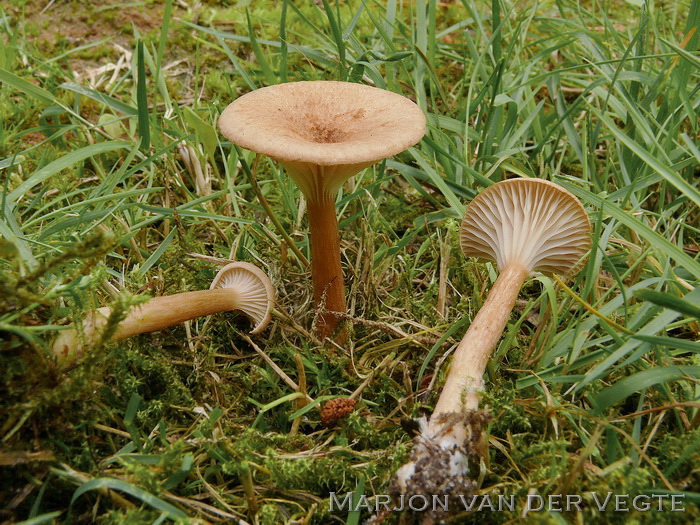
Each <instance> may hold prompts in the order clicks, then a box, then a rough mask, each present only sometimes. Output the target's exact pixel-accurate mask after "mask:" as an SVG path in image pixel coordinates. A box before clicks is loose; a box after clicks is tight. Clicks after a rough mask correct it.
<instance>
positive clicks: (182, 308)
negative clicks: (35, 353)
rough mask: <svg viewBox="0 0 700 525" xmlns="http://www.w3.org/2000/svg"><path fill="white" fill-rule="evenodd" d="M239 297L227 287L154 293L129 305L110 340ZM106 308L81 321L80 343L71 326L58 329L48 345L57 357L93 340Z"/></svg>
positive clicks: (228, 305) (234, 304)
mask: <svg viewBox="0 0 700 525" xmlns="http://www.w3.org/2000/svg"><path fill="white" fill-rule="evenodd" d="M239 299H240V294H238V293H236V292H235V291H233V290H231V289H227V288H217V289H214V290H199V291H196V292H183V293H179V294H175V295H167V296H163V297H154V298H153V299H150V300H149V301H147V302H146V303H144V304H142V305H138V306H133V307H131V308H130V309H129V312H128V314H127V316H126V318H124V320H123V321H122V322H121V323H119V326H118V327H117V329H116V330H115V332H114V334H113V335H112V337H111V338H110V341H121V340H122V339H126V338H127V337H131V336H134V335H137V334H143V333H146V332H155V331H157V330H162V329H163V328H167V327H168V326H173V325H176V324H180V323H183V322H185V321H189V320H190V319H195V318H196V317H201V316H205V315H212V314H216V313H219V312H227V311H230V310H236V309H238V308H240V306H241V304H240V300H239ZM110 311H111V310H110V308H109V307H103V308H98V309H97V310H95V311H93V312H91V313H90V314H88V316H87V318H86V319H85V320H84V321H83V332H84V334H85V341H84V343H81V340H80V336H79V334H78V331H77V330H76V329H75V328H70V329H68V330H64V331H63V332H61V334H59V336H58V337H57V338H56V340H55V341H54V343H53V346H52V350H53V353H54V355H55V356H56V357H57V358H58V360H59V361H62V362H65V361H66V360H68V361H70V360H71V359H72V358H73V357H75V356H76V354H77V353H78V352H79V351H80V350H82V349H83V348H84V347H89V346H90V345H92V344H94V343H95V342H97V339H98V338H99V334H100V332H101V330H102V329H103V328H104V326H105V325H106V324H107V320H108V318H109V315H110Z"/></svg>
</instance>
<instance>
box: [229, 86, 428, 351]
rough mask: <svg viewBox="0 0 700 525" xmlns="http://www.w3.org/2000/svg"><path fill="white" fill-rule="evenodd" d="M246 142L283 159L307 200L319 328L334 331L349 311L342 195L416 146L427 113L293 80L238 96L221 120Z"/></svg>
mask: <svg viewBox="0 0 700 525" xmlns="http://www.w3.org/2000/svg"><path fill="white" fill-rule="evenodd" d="M219 128H220V129H221V133H223V135H224V136H225V137H226V138H228V139H229V140H231V142H233V143H235V144H238V145H239V146H241V147H243V148H246V149H249V150H252V151H255V152H257V153H262V154H264V155H267V156H269V157H271V158H273V159H275V160H277V161H279V162H280V163H281V164H282V165H283V166H284V167H285V169H286V170H287V172H288V173H289V175H290V176H291V177H292V179H294V181H295V182H296V184H297V186H298V187H299V189H300V190H301V191H302V193H303V194H304V197H305V198H306V201H307V209H308V214H309V229H310V231H311V232H310V236H311V266H312V268H311V272H312V277H313V285H314V303H315V306H316V308H317V309H319V308H321V307H322V306H325V310H326V312H325V313H323V314H321V315H320V316H319V322H318V324H317V331H318V334H319V335H320V336H321V337H326V336H329V335H331V334H332V333H333V332H334V331H335V329H336V327H337V325H338V322H339V316H337V315H333V313H336V314H343V313H345V311H346V304H345V289H344V284H343V273H342V268H341V263H340V243H339V240H338V239H339V238H338V221H337V217H336V211H335V200H336V197H337V194H338V190H339V189H340V187H341V186H342V185H343V183H344V182H345V181H346V180H347V179H348V178H349V177H351V176H353V175H355V174H356V173H358V172H359V171H361V170H363V169H364V168H366V167H368V166H371V165H372V164H374V163H376V162H378V161H380V160H382V159H384V158H387V157H390V156H392V155H395V154H397V153H399V152H401V151H403V150H405V149H406V148H408V147H410V146H413V145H414V144H416V143H417V142H418V141H420V140H421V138H422V137H423V135H424V134H425V116H424V115H423V112H422V111H421V109H420V108H419V107H418V106H417V105H416V104H414V103H413V102H412V101H411V100H409V99H407V98H406V97H403V96H401V95H398V94H396V93H392V92H391V91H386V90H383V89H378V88H374V87H370V86H364V85H361V84H354V83H350V82H334V81H311V82H290V83H286V84H279V85H275V86H269V87H265V88H261V89H258V90H256V91H253V92H251V93H248V94H246V95H243V96H242V97H240V98H238V99H237V100H236V101H234V102H233V103H232V104H230V105H229V106H228V107H227V108H226V109H225V110H224V111H223V113H222V114H221V117H220V118H219Z"/></svg>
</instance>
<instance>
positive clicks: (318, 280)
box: [307, 198, 346, 339]
mask: <svg viewBox="0 0 700 525" xmlns="http://www.w3.org/2000/svg"><path fill="white" fill-rule="evenodd" d="M307 213H308V214H309V229H310V230H311V274H312V277H313V284H314V304H315V305H316V308H319V307H321V306H323V307H324V310H327V311H326V312H324V313H321V314H320V315H319V318H318V322H317V332H318V335H319V336H320V338H321V339H323V338H325V337H328V336H330V335H332V334H333V332H334V331H335V329H336V327H337V326H338V323H339V321H340V318H339V317H337V316H335V315H333V314H332V313H330V312H340V313H345V310H346V305H345V286H344V284H343V270H342V267H341V265H340V241H339V237H338V219H337V218H336V212H335V201H334V199H333V198H325V199H318V200H308V202H307Z"/></svg>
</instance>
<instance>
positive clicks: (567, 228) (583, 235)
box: [460, 179, 591, 275]
mask: <svg viewBox="0 0 700 525" xmlns="http://www.w3.org/2000/svg"><path fill="white" fill-rule="evenodd" d="M460 244H461V246H462V251H463V252H464V255H466V256H467V257H478V258H480V259H482V260H486V261H491V262H495V263H497V264H498V267H499V269H500V270H503V268H504V267H505V266H506V265H508V264H519V265H522V266H524V267H525V268H527V269H528V270H529V271H539V272H543V273H557V274H561V275H567V274H569V273H571V272H572V271H573V270H574V269H575V267H576V266H577V264H578V263H579V261H580V260H581V258H582V257H583V256H584V255H585V253H586V252H587V251H588V250H589V249H590V247H591V226H590V223H589V221H588V215H586V210H585V209H584V208H583V206H582V205H581V203H580V202H579V200H578V199H577V198H576V197H575V196H573V195H572V194H571V193H569V192H568V191H566V190H565V189H564V188H562V187H561V186H558V185H557V184H554V183H553V182H549V181H546V180H541V179H510V180H506V181H502V182H499V183H498V184H494V185H492V186H489V187H488V188H486V189H485V190H484V191H482V192H481V193H480V194H479V195H477V196H476V197H475V198H474V200H473V201H472V202H471V203H470V204H469V206H468V208H467V212H466V214H465V216H464V219H463V220H462V227H461V232H460Z"/></svg>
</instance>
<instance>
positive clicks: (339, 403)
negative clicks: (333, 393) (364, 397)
mask: <svg viewBox="0 0 700 525" xmlns="http://www.w3.org/2000/svg"><path fill="white" fill-rule="evenodd" d="M356 404H357V401H356V400H354V399H349V398H346V397H339V398H337V399H331V400H330V401H328V402H327V403H326V404H325V405H324V407H323V410H322V411H321V422H322V423H323V425H324V426H325V427H327V428H330V427H332V426H335V425H336V424H337V423H338V421H340V420H341V419H343V418H344V417H345V416H347V415H348V414H349V413H350V412H352V410H353V408H355V405H356Z"/></svg>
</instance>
